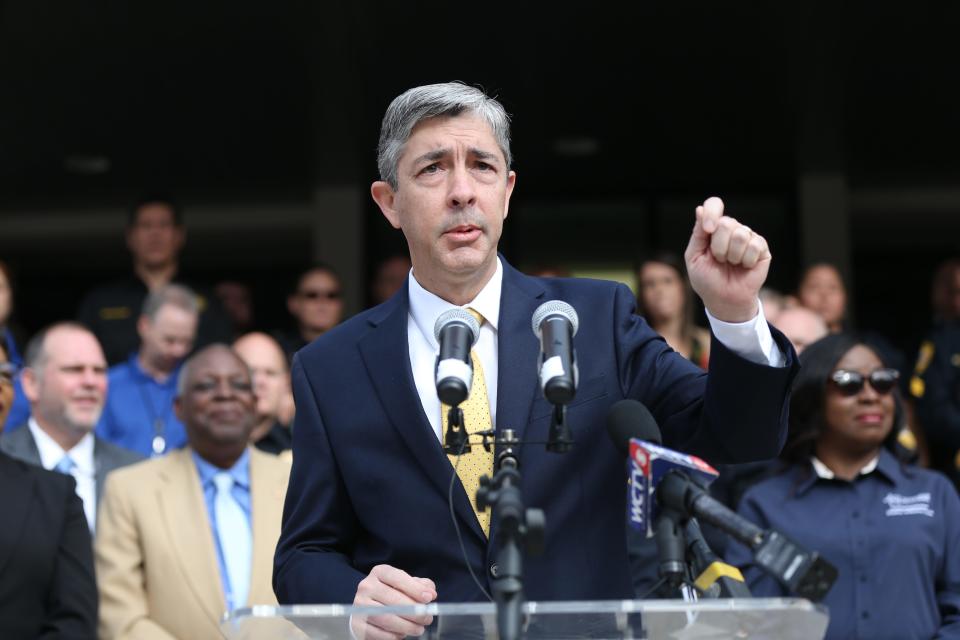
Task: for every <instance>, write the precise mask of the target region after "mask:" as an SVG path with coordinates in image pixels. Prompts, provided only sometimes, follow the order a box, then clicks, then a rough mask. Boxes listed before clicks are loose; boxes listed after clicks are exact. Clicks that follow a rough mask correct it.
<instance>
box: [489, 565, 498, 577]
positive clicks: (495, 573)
mask: <svg viewBox="0 0 960 640" xmlns="http://www.w3.org/2000/svg"><path fill="white" fill-rule="evenodd" d="M490 575H491V576H492V577H494V578H499V577H500V567H499V566H497V563H496V562H494V563H493V564H492V565H490Z"/></svg>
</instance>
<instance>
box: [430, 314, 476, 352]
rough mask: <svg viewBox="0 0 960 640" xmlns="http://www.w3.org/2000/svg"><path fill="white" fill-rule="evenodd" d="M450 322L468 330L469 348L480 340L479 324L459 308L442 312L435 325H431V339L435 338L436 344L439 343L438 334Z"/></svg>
mask: <svg viewBox="0 0 960 640" xmlns="http://www.w3.org/2000/svg"><path fill="white" fill-rule="evenodd" d="M451 322H459V323H461V324H465V325H467V327H468V328H469V329H470V335H471V339H470V344H471V346H472V345H475V344H477V340H478V339H479V338H480V323H479V322H477V319H476V318H474V317H473V314H472V313H470V312H469V311H467V310H466V309H461V308H459V307H458V308H456V309H449V310H447V311H444V312H443V313H441V314H440V317H439V318H437V322H436V324H434V325H433V337H434V338H436V340H437V342H440V332H441V331H443V328H444V327H446V326H447V325H448V324H450V323H451Z"/></svg>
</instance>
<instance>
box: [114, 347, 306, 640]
mask: <svg viewBox="0 0 960 640" xmlns="http://www.w3.org/2000/svg"><path fill="white" fill-rule="evenodd" d="M181 376H182V377H181V380H180V383H179V388H178V397H177V399H176V405H175V407H176V411H177V414H178V417H179V418H180V419H181V421H182V422H183V423H184V425H185V426H186V428H187V437H188V441H189V446H188V447H187V448H186V449H183V450H180V451H175V452H173V453H171V454H170V455H168V456H166V457H164V458H157V459H153V460H149V461H146V462H143V463H140V464H136V465H133V466H131V467H127V468H125V469H121V470H119V471H116V472H114V473H113V474H111V475H110V477H109V478H108V479H107V486H106V490H105V491H104V499H103V505H102V506H101V511H100V520H99V532H98V536H97V544H96V565H97V577H98V580H99V584H100V597H101V602H102V606H101V610H100V637H101V638H136V639H137V640H140V639H154V638H155V639H158V640H159V639H165V640H166V639H170V638H183V639H187V638H190V639H192V638H211V637H215V638H219V637H221V635H220V632H219V622H220V619H221V617H222V616H223V614H224V612H226V611H228V610H232V609H236V608H239V607H243V606H248V605H253V604H276V597H275V596H274V594H273V590H272V589H271V586H270V575H271V562H272V557H273V552H274V548H275V546H276V542H277V538H278V536H279V534H280V518H281V506H282V503H283V498H284V494H285V492H286V487H287V478H288V475H289V463H288V462H285V461H283V460H281V459H280V458H278V457H276V456H272V455H269V454H264V453H261V452H259V451H257V450H255V449H252V448H251V447H249V446H248V445H247V442H248V440H249V436H250V431H251V429H252V428H253V425H254V421H255V420H256V414H255V406H256V398H255V396H254V394H253V387H252V383H251V380H250V373H249V370H248V369H247V367H246V366H245V365H244V364H243V362H242V361H241V360H240V359H239V357H238V356H237V355H236V354H235V353H234V352H233V351H232V350H230V349H229V348H228V347H226V346H223V345H214V346H211V347H208V348H207V349H204V350H203V351H201V352H199V353H198V354H197V355H195V356H194V357H193V358H191V359H190V360H189V361H188V363H187V365H185V367H184V370H183V373H182V374H181ZM227 476H229V478H230V480H231V481H232V484H230V486H228V488H226V489H223V488H222V487H221V484H220V482H219V480H222V479H223V477H227ZM221 491H223V493H221ZM224 496H226V498H227V499H233V500H235V504H233V505H232V506H233V509H232V511H228V512H225V511H223V510H221V509H222V508H224V507H223V503H222V502H221V497H224ZM230 515H232V516H235V517H238V518H240V520H239V522H240V523H241V524H240V525H239V526H238V525H237V520H229V521H228V519H227V516H230ZM239 530H243V532H242V535H241V534H238V531H239ZM238 535H240V538H241V539H238V537H237V536H238ZM238 544H239V545H240V548H241V549H243V550H244V551H246V552H247V553H246V556H245V558H242V559H241V562H240V563H239V565H240V566H239V569H238V563H237V561H236V555H235V550H236V548H237V545H238ZM231 556H232V557H231Z"/></svg>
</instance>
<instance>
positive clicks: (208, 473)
mask: <svg viewBox="0 0 960 640" xmlns="http://www.w3.org/2000/svg"><path fill="white" fill-rule="evenodd" d="M190 455H191V456H193V463H194V465H196V467H197V473H198V474H200V486H202V487H206V486H207V485H208V484H209V483H211V482H213V476H215V475H217V474H218V473H220V472H222V471H226V472H227V473H229V474H230V476H231V477H232V478H233V481H234V482H235V483H237V484H238V485H240V486H241V487H243V488H244V489H249V488H250V448H249V447H248V448H246V449H244V450H243V455H241V456H240V458H239V459H238V460H237V461H236V462H235V463H234V464H233V466H232V467H230V468H229V469H221V468H220V467H218V466H216V465H214V464H211V463H209V462H207V461H206V460H204V459H203V458H201V457H200V454H199V453H197V452H196V451H194V450H193V449H191V450H190Z"/></svg>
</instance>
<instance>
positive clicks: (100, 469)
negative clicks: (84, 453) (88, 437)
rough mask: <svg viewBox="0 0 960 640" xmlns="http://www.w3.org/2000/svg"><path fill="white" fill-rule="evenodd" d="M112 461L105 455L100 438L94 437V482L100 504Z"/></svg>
mask: <svg viewBox="0 0 960 640" xmlns="http://www.w3.org/2000/svg"><path fill="white" fill-rule="evenodd" d="M110 471H112V469H111V468H110V463H109V461H108V460H107V459H106V456H105V455H104V451H103V447H102V446H100V439H99V438H97V437H96V436H94V437H93V482H94V484H95V491H96V499H97V504H100V496H102V495H103V482H104V480H106V478H107V474H108V473H110Z"/></svg>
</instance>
